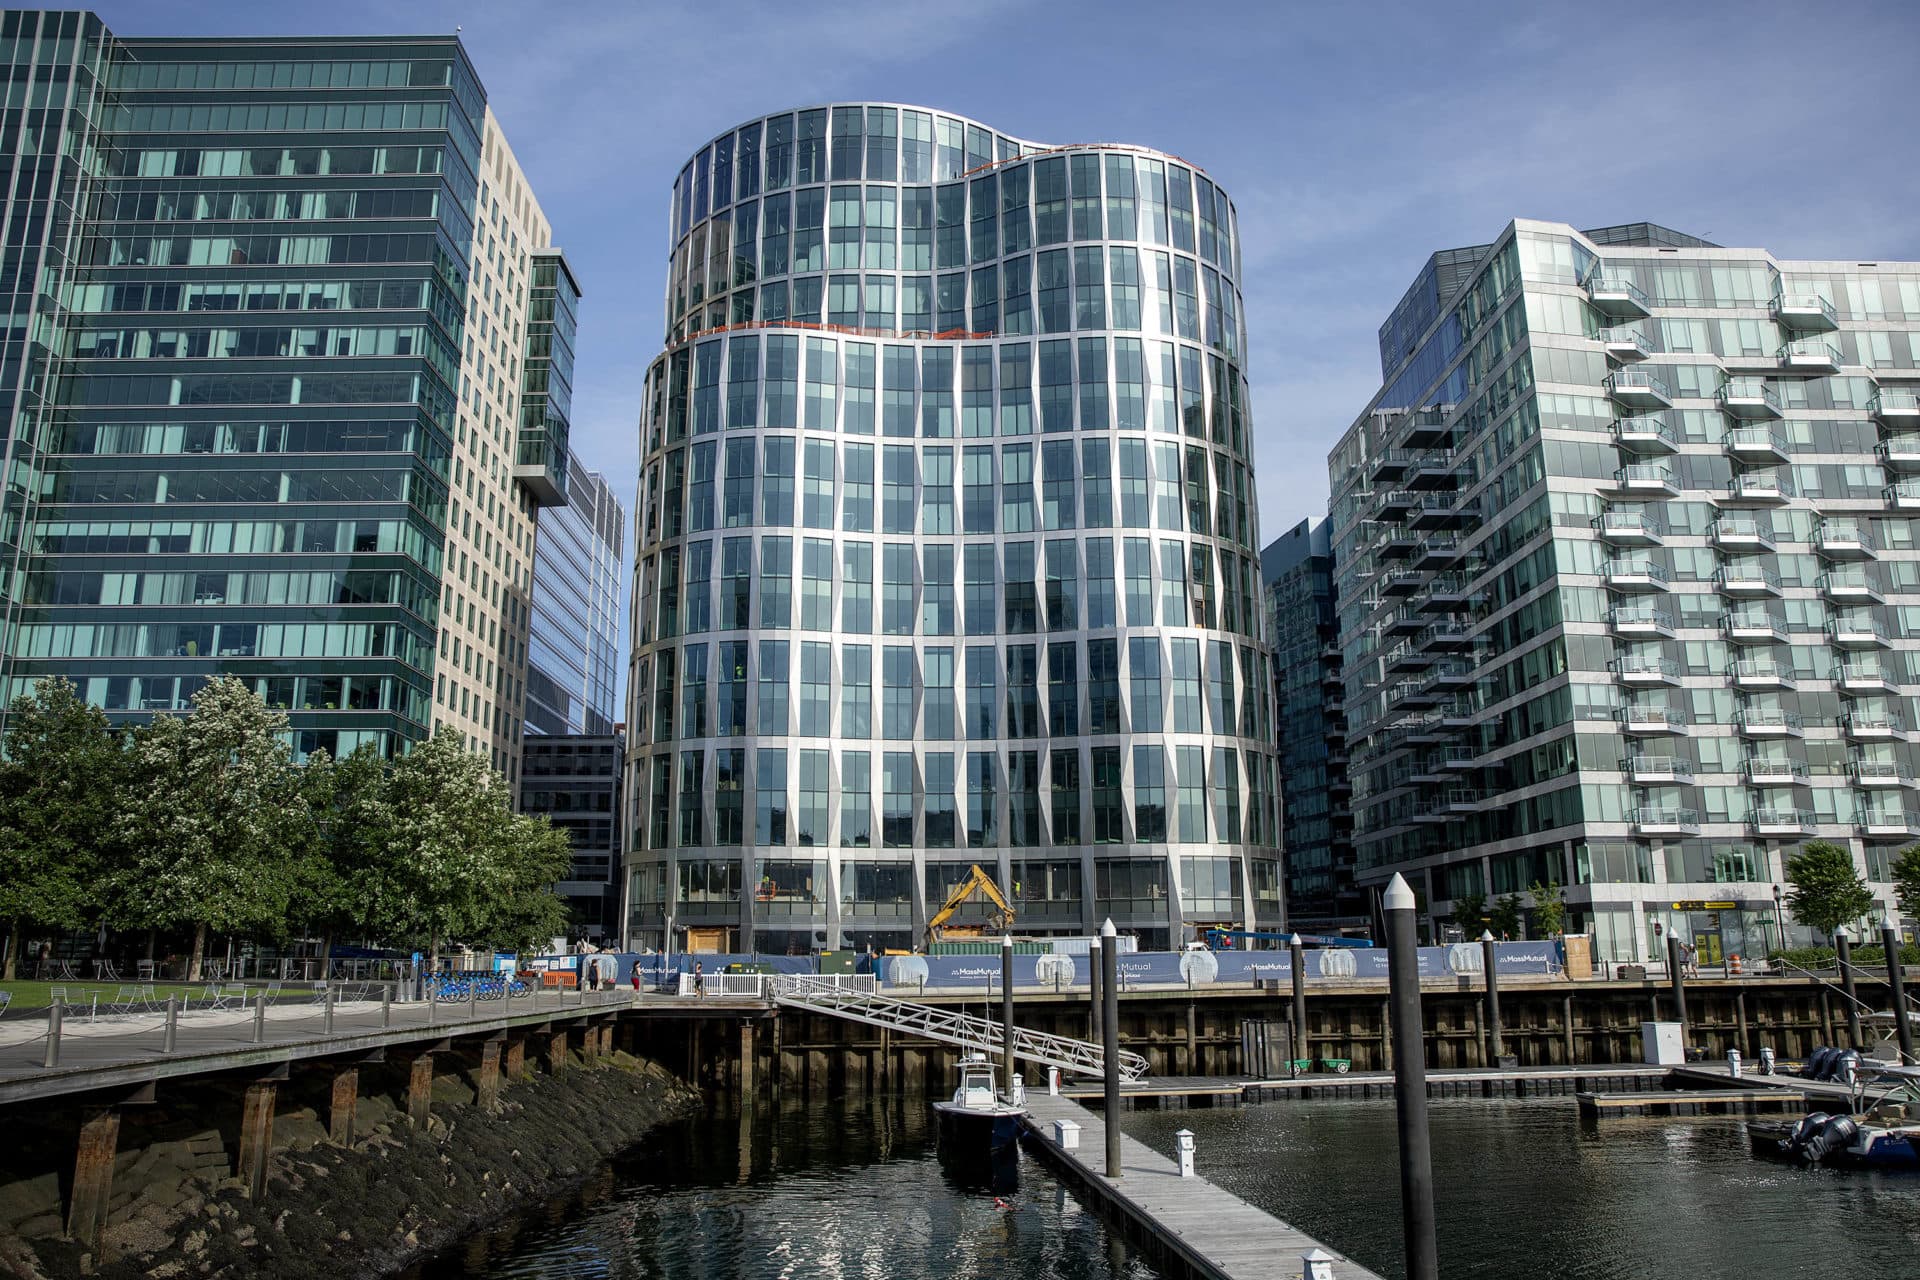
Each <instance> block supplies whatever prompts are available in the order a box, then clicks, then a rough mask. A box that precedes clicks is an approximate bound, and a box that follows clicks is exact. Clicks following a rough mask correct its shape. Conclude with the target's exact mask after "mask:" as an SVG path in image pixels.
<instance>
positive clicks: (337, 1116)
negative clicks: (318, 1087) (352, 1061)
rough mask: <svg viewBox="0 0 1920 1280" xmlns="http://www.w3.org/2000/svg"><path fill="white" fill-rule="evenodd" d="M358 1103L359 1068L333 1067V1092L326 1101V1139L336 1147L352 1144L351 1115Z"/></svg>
mask: <svg viewBox="0 0 1920 1280" xmlns="http://www.w3.org/2000/svg"><path fill="white" fill-rule="evenodd" d="M359 1105H360V1068H358V1067H335V1068H334V1071H333V1093H332V1096H331V1098H330V1099H329V1100H328V1102H327V1141H329V1142H331V1143H333V1144H334V1145H335V1146H337V1147H350V1146H352V1145H353V1115H354V1111H355V1109H356V1108H357V1107H359Z"/></svg>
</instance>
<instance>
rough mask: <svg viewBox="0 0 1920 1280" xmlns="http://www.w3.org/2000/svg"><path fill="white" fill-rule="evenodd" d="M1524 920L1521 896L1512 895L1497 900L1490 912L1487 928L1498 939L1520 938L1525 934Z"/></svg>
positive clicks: (1488, 913)
mask: <svg viewBox="0 0 1920 1280" xmlns="http://www.w3.org/2000/svg"><path fill="white" fill-rule="evenodd" d="M1524 918H1525V917H1524V916H1523V915H1522V914H1521V909H1520V895H1519V894H1517V893H1510V894H1508V895H1506V896H1505V897H1504V898H1499V899H1496V900H1495V901H1494V904H1493V906H1492V908H1491V909H1490V910H1488V912H1487V928H1488V929H1490V930H1492V931H1493V936H1494V937H1496V938H1518V937H1520V936H1521V934H1522V933H1524V932H1525V930H1524V929H1523V927H1522V923H1521V922H1522V921H1523V919H1524Z"/></svg>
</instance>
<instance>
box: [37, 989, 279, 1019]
mask: <svg viewBox="0 0 1920 1280" xmlns="http://www.w3.org/2000/svg"><path fill="white" fill-rule="evenodd" d="M138 985H140V984H138V983H135V982H127V983H119V982H0V991H11V992H12V993H13V1004H12V1005H11V1006H10V1007H9V1009H8V1012H9V1013H19V1012H20V1011H22V1010H24V1009H44V1008H46V1007H47V1006H48V1005H49V1004H52V1003H53V989H54V988H55V987H65V988H66V989H67V1004H68V1005H69V1006H76V1005H84V1006H91V1005H92V1004H93V998H94V996H96V995H98V996H99V997H100V1003H101V1005H103V1006H104V1005H106V1004H107V1003H108V1002H109V1001H111V1000H113V999H114V998H115V997H117V996H118V995H119V994H120V988H121V987H122V986H128V987H133V986H138ZM206 989H207V984H206V983H204V982H202V983H199V984H198V985H193V984H187V983H156V984H154V988H153V992H154V998H155V999H157V1000H159V1001H161V1002H162V1003H164V1002H165V1001H166V998H167V997H168V996H180V997H182V999H183V1000H191V1001H192V1002H193V1004H194V1006H196V1007H197V1006H198V1005H199V1004H200V1003H201V1000H200V997H201V995H202V994H203V993H204V992H205V991H206ZM282 994H283V995H284V994H285V993H282ZM299 995H300V996H301V997H302V998H303V999H304V998H309V997H308V995H307V993H306V992H304V991H302V992H300V993H299Z"/></svg>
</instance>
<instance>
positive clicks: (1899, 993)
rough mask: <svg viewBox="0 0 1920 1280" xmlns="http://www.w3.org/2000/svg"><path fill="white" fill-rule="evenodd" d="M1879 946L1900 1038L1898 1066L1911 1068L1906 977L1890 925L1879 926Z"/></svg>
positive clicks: (1896, 936) (1896, 934)
mask: <svg viewBox="0 0 1920 1280" xmlns="http://www.w3.org/2000/svg"><path fill="white" fill-rule="evenodd" d="M1880 944H1881V945H1882V946H1883V947H1885V948H1886V951H1887V985H1888V986H1889V987H1891V988H1893V1029H1894V1031H1895V1032H1896V1033H1897V1034H1898V1035H1899V1038H1900V1064H1901V1065H1902V1066H1912V1065H1913V1063H1914V1062H1915V1058H1914V1056H1913V1023H1912V1022H1910V1021H1908V1019H1907V975H1906V973H1905V971H1904V970H1903V969H1902V968H1901V965H1900V931H1899V930H1898V929H1895V928H1894V927H1893V926H1892V925H1883V926H1881V929H1880Z"/></svg>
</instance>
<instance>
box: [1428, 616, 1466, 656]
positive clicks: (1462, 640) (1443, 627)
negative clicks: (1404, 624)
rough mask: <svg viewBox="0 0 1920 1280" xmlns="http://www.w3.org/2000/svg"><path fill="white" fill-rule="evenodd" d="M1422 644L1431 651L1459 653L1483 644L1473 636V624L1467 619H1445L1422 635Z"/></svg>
mask: <svg viewBox="0 0 1920 1280" xmlns="http://www.w3.org/2000/svg"><path fill="white" fill-rule="evenodd" d="M1421 643H1422V644H1424V645H1425V646H1426V647H1427V648H1429V649H1437V650H1440V651H1442V652H1449V653H1452V652H1458V651H1459V650H1462V649H1471V648H1473V647H1474V646H1475V645H1477V644H1479V643H1481V641H1480V639H1479V637H1477V636H1475V635H1474V634H1473V623H1472V621H1471V620H1469V619H1466V618H1445V619H1442V620H1441V621H1439V622H1436V623H1434V624H1433V625H1432V626H1431V627H1429V628H1427V629H1426V631H1424V632H1422V633H1421Z"/></svg>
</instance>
